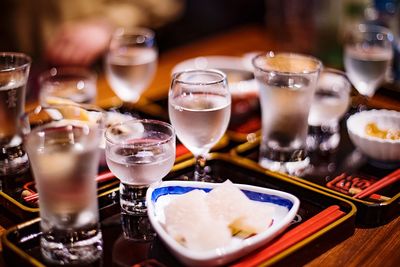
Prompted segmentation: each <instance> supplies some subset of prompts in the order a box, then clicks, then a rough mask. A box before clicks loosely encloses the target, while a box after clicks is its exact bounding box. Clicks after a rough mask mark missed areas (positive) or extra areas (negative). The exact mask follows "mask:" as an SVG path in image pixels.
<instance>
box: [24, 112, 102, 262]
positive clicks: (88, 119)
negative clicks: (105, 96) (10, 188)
mask: <svg viewBox="0 0 400 267" xmlns="http://www.w3.org/2000/svg"><path fill="white" fill-rule="evenodd" d="M21 121H22V124H23V131H24V141H25V142H24V145H25V148H26V151H27V153H28V156H29V160H30V163H31V168H32V172H33V176H34V179H35V183H36V188H37V191H38V194H39V209H40V217H41V221H40V227H41V231H42V235H41V238H40V245H41V252H42V254H43V257H44V258H45V259H46V260H47V261H48V262H50V263H52V264H59V265H67V264H71V265H75V264H77V265H85V264H89V263H93V262H96V261H97V260H99V259H100V257H101V254H102V234H101V231H100V226H99V213H98V206H97V190H96V187H97V185H96V181H95V178H96V175H97V171H98V164H99V156H100V154H99V152H100V150H99V142H100V139H101V138H102V135H101V134H102V132H103V130H102V128H103V125H104V113H103V112H102V111H101V110H99V109H97V108H95V107H82V106H77V105H75V106H72V105H71V106H68V105H64V106H53V107H47V108H44V107H41V106H39V107H37V108H36V109H34V110H33V111H31V112H28V113H25V114H24V115H23V117H22V120H21Z"/></svg>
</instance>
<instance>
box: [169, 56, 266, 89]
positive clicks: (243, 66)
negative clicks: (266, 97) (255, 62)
mask: <svg viewBox="0 0 400 267" xmlns="http://www.w3.org/2000/svg"><path fill="white" fill-rule="evenodd" d="M247 62H248V58H247V57H246V55H245V56H243V57H233V56H205V57H196V58H191V59H187V60H184V61H182V62H180V63H178V64H177V65H176V66H175V67H174V68H173V69H172V71H171V75H173V74H175V73H177V72H181V71H184V70H187V69H218V70H221V71H223V72H225V73H226V75H227V78H228V83H229V89H230V92H231V94H232V96H233V97H235V96H247V95H251V96H253V95H254V96H258V85H257V82H256V80H255V79H254V78H253V70H252V68H251V66H249V64H247Z"/></svg>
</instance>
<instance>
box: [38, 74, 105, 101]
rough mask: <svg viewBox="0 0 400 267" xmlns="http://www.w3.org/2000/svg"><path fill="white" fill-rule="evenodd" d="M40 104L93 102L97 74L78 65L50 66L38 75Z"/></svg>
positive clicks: (95, 93)
mask: <svg viewBox="0 0 400 267" xmlns="http://www.w3.org/2000/svg"><path fill="white" fill-rule="evenodd" d="M39 83H40V94H39V100H40V104H41V105H42V106H48V105H54V104H61V103H64V102H65V101H63V100H64V99H67V100H71V101H73V102H75V103H81V104H93V103H94V102H95V99H96V95H97V76H96V74H95V73H94V72H92V71H90V70H88V69H85V68H79V67H62V68H51V69H50V70H48V71H45V72H44V73H42V74H41V75H40V77H39Z"/></svg>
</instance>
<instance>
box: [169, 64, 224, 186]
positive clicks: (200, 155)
mask: <svg viewBox="0 0 400 267" xmlns="http://www.w3.org/2000/svg"><path fill="white" fill-rule="evenodd" d="M168 113H169V118H170V120H171V123H172V125H174V127H175V129H176V134H177V136H178V138H179V140H180V141H181V142H182V144H184V145H185V146H186V147H187V148H188V149H189V150H190V152H192V153H193V155H194V156H195V157H196V169H195V172H194V180H198V181H209V182H210V181H214V180H213V178H212V177H210V176H209V175H208V174H207V173H206V169H205V167H206V158H207V154H208V152H209V151H210V149H211V148H212V147H213V146H214V145H215V144H216V143H217V142H218V141H219V140H220V139H221V138H222V136H223V135H224V133H225V131H226V129H227V127H228V124H229V120H230V116H231V94H230V92H229V88H228V84H227V80H226V75H225V74H224V73H222V72H220V71H217V70H187V71H183V72H179V73H176V74H175V75H174V77H173V79H172V82H171V88H170V90H169V95H168Z"/></svg>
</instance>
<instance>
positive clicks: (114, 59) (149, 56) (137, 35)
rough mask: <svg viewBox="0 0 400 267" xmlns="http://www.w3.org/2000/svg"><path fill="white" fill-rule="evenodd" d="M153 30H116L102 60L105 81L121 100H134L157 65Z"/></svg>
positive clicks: (151, 77) (144, 87) (148, 82)
mask: <svg viewBox="0 0 400 267" xmlns="http://www.w3.org/2000/svg"><path fill="white" fill-rule="evenodd" d="M157 58H158V52H157V48H156V44H155V35H154V32H153V31H152V30H150V29H146V28H133V29H123V28H120V29H118V30H117V31H116V32H115V33H114V35H113V37H112V39H111V42H110V46H109V49H108V53H107V55H106V59H105V70H106V77H107V80H108V82H109V83H110V85H111V88H112V90H113V91H114V92H115V94H116V95H117V96H118V97H119V98H120V99H121V100H122V101H124V102H133V103H135V102H137V101H138V100H139V98H140V95H141V94H142V92H143V91H144V90H145V89H146V88H147V86H148V85H149V84H150V82H151V80H152V79H153V77H154V74H155V72H156V68H157Z"/></svg>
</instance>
